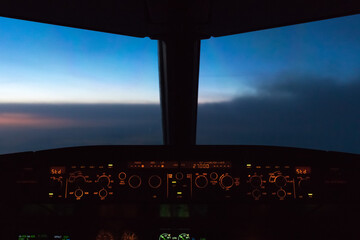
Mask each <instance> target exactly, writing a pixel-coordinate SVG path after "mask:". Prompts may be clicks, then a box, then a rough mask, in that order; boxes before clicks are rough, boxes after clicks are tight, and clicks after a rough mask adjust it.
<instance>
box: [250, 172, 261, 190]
mask: <svg viewBox="0 0 360 240" xmlns="http://www.w3.org/2000/svg"><path fill="white" fill-rule="evenodd" d="M250 184H251V186H253V187H255V188H258V187H260V186H261V184H262V181H261V177H260V176H257V175H254V176H252V177H251V178H250Z"/></svg>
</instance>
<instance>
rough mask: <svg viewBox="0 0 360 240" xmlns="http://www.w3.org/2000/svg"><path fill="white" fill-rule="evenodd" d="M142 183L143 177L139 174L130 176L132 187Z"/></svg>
mask: <svg viewBox="0 0 360 240" xmlns="http://www.w3.org/2000/svg"><path fill="white" fill-rule="evenodd" d="M140 185H141V178H140V177H139V176H138V175H132V176H131V177H130V178H129V186H130V187H131V188H138V187H140Z"/></svg>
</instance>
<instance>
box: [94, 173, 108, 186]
mask: <svg viewBox="0 0 360 240" xmlns="http://www.w3.org/2000/svg"><path fill="white" fill-rule="evenodd" d="M96 182H98V183H100V184H101V185H102V186H107V187H109V186H110V178H109V177H108V176H106V175H102V176H100V177H99V178H98V179H97V180H96Z"/></svg>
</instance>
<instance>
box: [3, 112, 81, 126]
mask: <svg viewBox="0 0 360 240" xmlns="http://www.w3.org/2000/svg"><path fill="white" fill-rule="evenodd" d="M72 125H74V121H71V120H69V119H61V118H51V117H42V116H39V115H35V114H28V113H0V127H68V126H72Z"/></svg>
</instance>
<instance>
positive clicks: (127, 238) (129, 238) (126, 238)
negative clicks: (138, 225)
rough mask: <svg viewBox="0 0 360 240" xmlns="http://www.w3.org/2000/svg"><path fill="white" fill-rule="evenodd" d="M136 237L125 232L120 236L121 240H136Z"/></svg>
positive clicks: (131, 233)
mask: <svg viewBox="0 0 360 240" xmlns="http://www.w3.org/2000/svg"><path fill="white" fill-rule="evenodd" d="M138 239H139V238H138V236H137V235H136V234H135V233H133V232H130V231H126V232H124V233H123V234H122V235H121V240H138Z"/></svg>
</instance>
